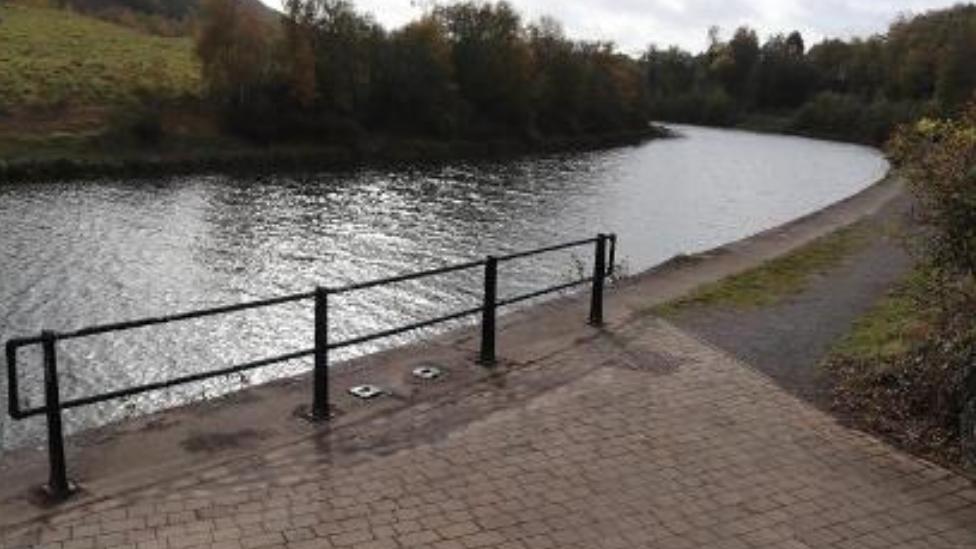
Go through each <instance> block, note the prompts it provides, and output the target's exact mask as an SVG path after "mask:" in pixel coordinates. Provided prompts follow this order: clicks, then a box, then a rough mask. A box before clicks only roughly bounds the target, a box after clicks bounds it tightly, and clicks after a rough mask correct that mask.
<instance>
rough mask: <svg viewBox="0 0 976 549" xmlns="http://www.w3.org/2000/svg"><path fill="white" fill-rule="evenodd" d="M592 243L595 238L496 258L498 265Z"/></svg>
mask: <svg viewBox="0 0 976 549" xmlns="http://www.w3.org/2000/svg"><path fill="white" fill-rule="evenodd" d="M594 242H596V239H595V238H586V239H583V240H577V241H575V242H567V243H565V244H556V245H555V246H545V247H543V248H536V249H534V250H529V251H526V252H516V253H512V254H508V255H500V256H498V261H499V263H500V262H502V261H511V260H513V259H521V258H523V257H529V256H533V255H539V254H544V253H548V252H558V251H559V250H565V249H567V248H576V247H578V246H584V245H586V244H592V243H594Z"/></svg>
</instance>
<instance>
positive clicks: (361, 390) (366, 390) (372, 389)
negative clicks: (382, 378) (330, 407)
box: [349, 385, 383, 400]
mask: <svg viewBox="0 0 976 549" xmlns="http://www.w3.org/2000/svg"><path fill="white" fill-rule="evenodd" d="M349 394H351V395H352V396H354V397H356V398H361V399H363V400H369V399H371V398H376V397H378V396H380V395H382V394H383V389H380V388H379V387H377V386H376V385H357V386H355V387H353V388H352V389H349Z"/></svg>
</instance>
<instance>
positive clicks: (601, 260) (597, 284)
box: [589, 233, 607, 328]
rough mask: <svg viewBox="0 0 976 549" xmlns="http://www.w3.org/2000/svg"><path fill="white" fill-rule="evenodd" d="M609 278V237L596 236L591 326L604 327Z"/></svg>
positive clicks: (602, 234) (603, 235) (600, 234)
mask: <svg viewBox="0 0 976 549" xmlns="http://www.w3.org/2000/svg"><path fill="white" fill-rule="evenodd" d="M606 276H607V235H606V234H604V233H599V234H597V235H596V250H595V253H594V256H593V293H592V295H591V297H590V322H589V323H590V326H594V327H597V328H599V327H602V326H603V285H604V282H605V279H606Z"/></svg>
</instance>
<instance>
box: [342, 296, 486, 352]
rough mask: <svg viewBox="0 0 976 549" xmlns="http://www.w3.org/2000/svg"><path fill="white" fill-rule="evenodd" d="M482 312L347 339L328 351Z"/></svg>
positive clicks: (445, 317)
mask: <svg viewBox="0 0 976 549" xmlns="http://www.w3.org/2000/svg"><path fill="white" fill-rule="evenodd" d="M481 310H482V307H474V308H471V309H467V310H465V311H460V312H457V313H452V314H449V315H444V316H439V317H437V318H432V319H430V320H424V321H422V322H415V323H413V324H406V325H404V326H400V327H399V328H390V329H389V330H383V331H381V332H375V333H372V334H367V335H364V336H359V337H354V338H351V339H345V340H342V341H338V342H336V343H331V344H329V346H328V349H329V350H330V351H331V350H333V349H341V348H343V347H349V346H351V345H358V344H360V343H366V342H367V341H373V340H375V339H383V338H385V337H391V336H395V335H399V334H402V333H404V332H410V331H413V330H419V329H421V328H426V327H428V326H434V325H435V324H441V323H444V322H450V321H451V320H457V319H459V318H464V317H466V316H470V315H473V314H477V313H480V312H481Z"/></svg>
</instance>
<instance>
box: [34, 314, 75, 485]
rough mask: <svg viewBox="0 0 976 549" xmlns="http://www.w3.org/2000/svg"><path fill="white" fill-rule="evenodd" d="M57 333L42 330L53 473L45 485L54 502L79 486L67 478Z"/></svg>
mask: <svg viewBox="0 0 976 549" xmlns="http://www.w3.org/2000/svg"><path fill="white" fill-rule="evenodd" d="M57 338H58V336H57V334H56V333H54V332H53V331H51V330H44V331H43V332H41V345H42V348H43V351H44V408H45V413H46V415H47V453H48V462H49V465H50V477H49V479H48V483H47V485H46V486H44V487H43V490H44V492H45V493H46V494H47V496H48V498H50V499H51V501H53V502H59V501H64V500H66V499H68V497H70V496H71V494H73V493H74V492H75V491H76V489H75V487H74V484H73V483H72V482H70V481H69V480H68V471H67V465H66V460H65V456H64V427H63V425H62V420H61V412H62V410H61V391H60V387H59V386H58V385H59V384H58V381H59V379H58V358H57V348H56V343H57Z"/></svg>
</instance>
